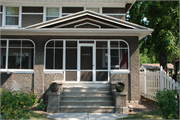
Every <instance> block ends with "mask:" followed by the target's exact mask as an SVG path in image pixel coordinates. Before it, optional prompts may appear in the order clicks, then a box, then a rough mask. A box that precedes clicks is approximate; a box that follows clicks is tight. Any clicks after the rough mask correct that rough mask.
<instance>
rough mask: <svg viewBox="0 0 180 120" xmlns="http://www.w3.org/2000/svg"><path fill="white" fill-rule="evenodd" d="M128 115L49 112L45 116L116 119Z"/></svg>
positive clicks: (66, 119) (67, 119) (71, 119)
mask: <svg viewBox="0 0 180 120" xmlns="http://www.w3.org/2000/svg"><path fill="white" fill-rule="evenodd" d="M126 116H128V115H125V114H115V113H54V114H53V113H49V115H47V117H49V118H54V119H56V120H116V119H117V118H123V117H126Z"/></svg>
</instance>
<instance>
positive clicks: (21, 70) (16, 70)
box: [0, 39, 36, 74]
mask: <svg viewBox="0 0 180 120" xmlns="http://www.w3.org/2000/svg"><path fill="white" fill-rule="evenodd" d="M0 40H6V41H7V43H6V66H5V69H1V68H0V73H1V72H2V73H7V74H11V73H34V66H35V48H36V46H35V43H34V42H33V41H32V40H31V39H0ZM9 40H22V41H23V40H24V41H31V42H32V43H33V45H34V59H33V69H8V56H9ZM20 48H21V49H22V46H21V47H20Z"/></svg>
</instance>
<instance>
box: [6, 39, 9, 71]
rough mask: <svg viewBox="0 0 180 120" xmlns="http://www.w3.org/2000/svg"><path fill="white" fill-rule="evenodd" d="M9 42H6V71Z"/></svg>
mask: <svg viewBox="0 0 180 120" xmlns="http://www.w3.org/2000/svg"><path fill="white" fill-rule="evenodd" d="M8 56H9V40H7V41H6V69H8Z"/></svg>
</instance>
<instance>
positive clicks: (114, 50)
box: [110, 41, 129, 69]
mask: <svg viewBox="0 0 180 120" xmlns="http://www.w3.org/2000/svg"><path fill="white" fill-rule="evenodd" d="M110 47H111V48H110V51H111V52H110V54H111V69H129V67H128V66H129V65H128V61H129V56H128V55H129V53H128V51H129V48H128V45H127V43H125V42H124V41H111V42H110Z"/></svg>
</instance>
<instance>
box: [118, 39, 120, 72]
mask: <svg viewBox="0 0 180 120" xmlns="http://www.w3.org/2000/svg"><path fill="white" fill-rule="evenodd" d="M118 56H119V69H120V42H119V41H118Z"/></svg>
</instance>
